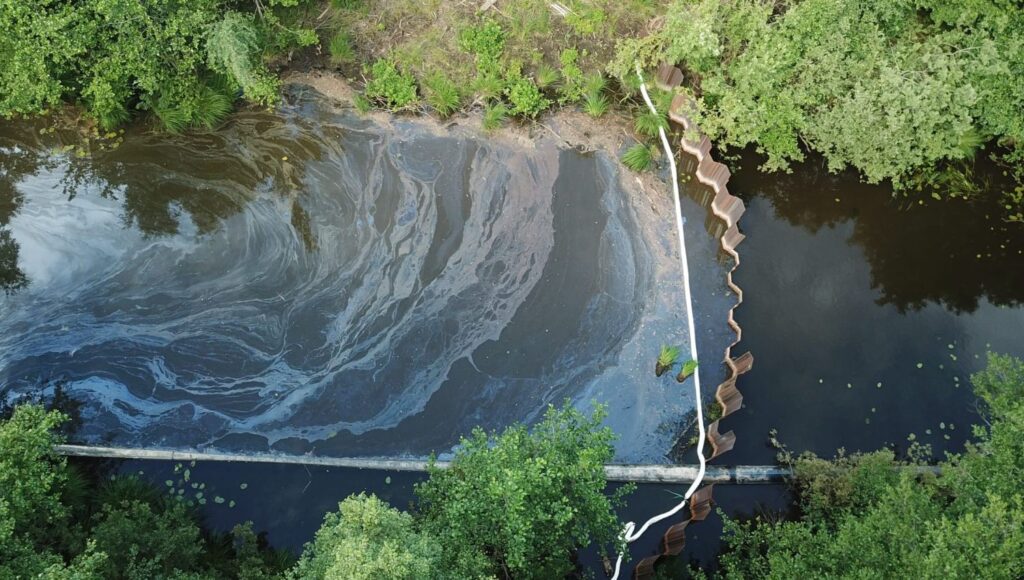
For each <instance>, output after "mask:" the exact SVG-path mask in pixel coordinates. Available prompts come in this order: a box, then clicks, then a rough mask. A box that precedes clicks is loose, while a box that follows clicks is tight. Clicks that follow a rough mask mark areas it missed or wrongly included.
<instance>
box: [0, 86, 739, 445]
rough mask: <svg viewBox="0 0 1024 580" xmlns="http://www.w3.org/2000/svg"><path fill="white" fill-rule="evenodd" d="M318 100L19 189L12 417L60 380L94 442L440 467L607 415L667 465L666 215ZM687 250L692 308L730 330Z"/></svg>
mask: <svg viewBox="0 0 1024 580" xmlns="http://www.w3.org/2000/svg"><path fill="white" fill-rule="evenodd" d="M316 103H317V101H316V100H315V99H311V98H309V97H308V96H305V95H299V96H294V95H293V96H292V103H291V105H290V107H288V108H287V109H286V110H287V112H286V113H285V115H284V116H283V117H273V116H270V115H266V114H245V115H240V116H239V117H238V119H237V120H236V121H235V122H234V123H233V124H232V126H231V127H230V128H228V129H226V130H225V131H222V132H218V133H215V134H209V135H200V136H195V137H192V138H185V137H182V138H166V136H152V135H137V136H129V138H128V139H127V140H126V142H125V144H124V145H122V146H121V147H120V148H119V149H117V150H115V151H112V152H109V153H105V154H102V155H97V156H95V157H94V162H83V161H77V160H72V159H69V160H66V161H61V160H59V159H56V158H53V157H49V158H46V159H47V163H46V165H45V166H42V165H40V166H39V167H38V168H37V169H36V170H35V171H32V170H29V171H22V172H21V173H20V175H19V177H18V178H17V179H16V180H15V181H14V183H15V188H16V189H17V194H18V195H20V196H21V200H20V202H19V203H20V206H19V207H18V209H17V211H15V212H13V214H12V215H11V216H10V219H9V221H8V224H7V227H8V228H9V231H10V232H11V235H12V236H13V238H14V239H16V240H17V242H18V244H19V245H20V250H19V252H20V253H19V258H18V263H19V264H20V266H21V269H22V270H23V272H24V273H25V275H26V276H27V278H28V280H29V285H28V287H26V288H24V289H23V290H21V291H20V292H17V293H15V294H13V295H11V296H9V297H7V298H6V299H4V300H3V302H2V303H0V365H2V367H3V376H4V382H5V385H6V391H7V395H8V396H14V395H15V394H16V393H20V392H25V391H28V390H32V389H35V388H38V387H37V385H38V384H39V382H40V381H46V380H50V379H55V378H63V379H67V380H68V381H69V386H70V389H71V392H72V394H73V395H76V396H79V397H83V398H85V399H86V400H87V402H88V404H87V405H86V408H85V411H84V414H85V419H86V420H85V421H84V426H83V430H82V432H81V436H82V437H83V438H85V439H87V440H90V441H107V440H110V441H113V442H116V443H121V444H126V443H139V444H146V445H156V446H160V445H165V446H184V445H187V446H203V445H213V446H216V447H222V448H227V449H241V450H245V449H252V450H266V449H268V448H273V449H277V450H281V451H288V452H309V451H316V452H318V453H323V454H335V455H340V454H345V455H350V454H366V455H372V454H403V453H409V454H425V453H428V452H430V451H432V450H442V451H443V450H444V449H446V448H448V447H449V446H450V445H451V444H452V443H454V442H455V441H457V438H458V436H459V435H462V434H464V433H467V432H468V431H469V429H470V428H471V427H473V426H475V425H483V426H485V427H488V428H495V427H499V426H501V425H505V424H508V423H510V422H512V421H516V420H533V419H535V418H536V417H537V416H538V414H539V413H540V412H541V411H542V409H543V408H544V407H545V406H546V405H547V404H548V403H556V404H557V403H560V402H561V401H562V400H563V399H564V398H570V399H572V400H574V401H576V402H577V404H579V405H580V406H585V405H587V402H588V401H589V400H590V399H591V398H597V399H598V400H601V401H605V402H608V403H609V405H610V411H611V416H610V417H609V424H610V425H612V426H613V427H614V428H615V429H616V430H617V431H618V432H619V433H620V434H621V435H622V440H621V441H620V443H619V455H620V457H621V458H622V459H623V460H627V461H642V460H646V461H660V460H662V458H663V455H664V453H665V452H666V451H667V450H668V448H669V447H670V446H671V444H672V440H673V437H674V425H675V423H677V422H678V421H679V420H681V418H682V416H683V415H684V414H685V413H686V412H687V411H688V410H689V409H690V408H691V406H692V395H688V393H687V389H686V388H685V387H683V386H680V385H677V384H676V383H675V382H674V381H660V382H659V381H656V380H653V357H654V356H655V354H656V353H657V349H658V345H660V344H661V343H662V342H675V343H682V344H684V345H685V341H686V337H685V336H683V335H682V334H681V332H682V329H683V328H684V327H685V325H684V320H685V319H684V318H683V316H684V314H685V310H684V309H683V305H682V296H681V292H677V291H673V290H676V289H678V288H679V287H680V283H679V282H680V280H679V277H678V273H677V272H676V271H675V269H674V264H675V258H674V257H673V255H674V249H673V248H674V244H673V243H672V239H671V237H670V235H671V232H672V230H671V228H670V227H669V226H670V225H671V219H670V217H671V216H670V215H655V213H654V212H655V211H656V208H655V206H657V205H660V206H661V207H666V204H654V205H651V204H635V203H632V202H630V201H629V200H628V199H627V198H626V197H625V196H626V195H627V194H626V192H624V191H623V190H622V189H621V187H620V185H619V176H618V175H617V174H616V169H615V166H614V165H613V164H611V163H609V162H607V161H606V160H604V159H602V158H600V157H595V156H590V157H584V156H581V155H579V154H577V153H575V152H570V151H559V150H557V149H556V148H555V146H554V145H553V144H552V143H551V142H547V141H541V142H539V143H538V144H537V146H536V149H523V148H521V147H520V146H513V145H507V144H502V143H500V142H488V143H483V142H480V141H477V140H475V139H473V138H470V137H468V136H466V135H462V134H458V133H449V134H445V135H435V134H431V133H430V132H428V131H424V130H423V129H422V128H420V127H418V126H416V125H415V124H408V123H407V124H399V125H397V126H395V127H392V128H384V127H377V126H375V125H372V124H369V123H367V122H364V121H360V120H355V119H351V118H347V117H344V116H341V115H338V114H336V113H330V112H327V111H324V110H323V109H322V108H320V106H318V105H317V104H316ZM82 163H91V164H90V165H88V166H82V165H81V164H82ZM22 169H24V168H22ZM69 184H71V186H69ZM548 192H550V193H548ZM69 193H72V194H73V195H70V196H69ZM690 209H691V211H695V212H700V211H702V210H700V208H690ZM698 215H699V213H698ZM659 221H664V225H665V227H661V224H660V223H659ZM698 233H699V234H700V235H701V236H703V238H701V239H699V240H698V241H696V242H695V244H696V245H697V246H698V247H700V248H701V249H700V251H701V252H705V254H704V258H705V260H704V261H705V262H706V264H705V266H704V268H698V272H699V276H698V278H699V281H698V282H697V285H698V288H699V289H703V290H706V294H707V295H708V296H709V299H708V303H707V304H706V305H705V304H702V305H701V306H700V307H699V308H698V310H699V312H700V313H701V314H702V315H703V316H704V317H705V318H706V319H707V320H708V321H709V323H717V324H719V325H720V326H719V327H720V328H722V329H724V309H722V310H721V311H720V312H717V313H716V312H715V311H714V308H715V307H716V306H717V304H718V303H719V302H718V301H719V300H721V299H722V298H723V296H722V294H721V290H720V289H721V288H722V287H723V286H724V283H723V275H724V274H723V271H722V269H721V267H720V265H718V264H717V262H715V261H714V260H713V259H712V256H714V249H713V241H712V239H711V238H710V237H708V236H706V234H704V233H703V232H698ZM701 244H703V246H701ZM694 259H695V260H696V261H697V262H700V261H701V258H700V257H698V258H694V257H691V260H694ZM714 292H717V296H718V297H717V298H711V297H710V296H711V293H714ZM698 295H700V294H699V290H698ZM704 331H705V329H704V328H703V327H702V332H704ZM707 332H708V338H707V340H703V339H702V340H703V343H702V345H701V346H702V350H703V349H707V351H708V352H709V353H720V352H721V350H722V348H723V347H724V342H720V343H719V344H715V341H714V339H716V338H717V339H721V340H724V337H725V336H726V334H725V333H724V331H721V332H719V333H718V334H717V335H716V334H715V332H714V331H713V330H707ZM684 350H685V349H684ZM708 356H709V357H710V358H711V360H714V358H715V357H716V355H715V354H709V355H708ZM717 356H718V357H720V354H718V355H717ZM716 362H717V361H716ZM704 372H706V373H708V378H706V380H708V382H712V383H713V382H714V379H715V378H716V377H715V375H716V373H719V372H720V369H718V368H716V366H715V365H714V364H709V365H708V368H707V370H706V371H704Z"/></svg>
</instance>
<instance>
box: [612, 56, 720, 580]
mask: <svg viewBox="0 0 1024 580" xmlns="http://www.w3.org/2000/svg"><path fill="white" fill-rule="evenodd" d="M636 75H637V77H639V78H640V94H642V95H643V97H644V102H645V103H647V108H648V109H650V111H651V112H652V113H654V114H658V109H657V108H656V107H655V106H654V103H652V102H651V96H650V95H648V94H647V84H646V83H644V76H643V73H642V72H641V70H640V65H639V64H637V65H636ZM658 135H659V136H660V137H661V146H662V148H663V149H664V150H665V158H666V159H668V164H669V169H670V170H671V171H672V200H673V201H674V202H675V210H676V234H677V235H678V236H679V262H680V263H681V264H682V266H683V292H684V294H685V295H686V325H687V328H688V329H689V331H690V358H691V359H693V360H697V333H696V331H695V330H694V326H693V299H692V298H691V297H690V267H689V264H688V263H687V260H686V240H685V238H684V230H683V212H682V208H681V207H680V201H679V172H678V170H677V169H676V157H675V154H674V153H673V151H672V146H671V144H670V143H669V141H668V136H667V135H666V134H665V128H664V127H659V128H658ZM693 391H694V401H696V404H697V430H698V436H697V458H698V460H699V461H700V469H699V470H698V471H697V477H695V478H694V480H693V483H691V484H690V487H689V488H688V489H687V490H686V493H685V494H684V495H683V501H681V502H679V503H678V504H677V505H676V506H675V507H673V508H672V509H670V510H668V511H666V512H663V513H660V514H658V515H656V516H654V517H652V518H650V519H649V520H647V521H646V522H644V525H642V526H640V529H639V530H638V529H636V524H635V523H633V522H626V525H625V526H624V527H623V530H622V537H623V538H624V539H625V540H626V543H627V544H629V543H632V542H634V541H636V540H637V539H638V538H640V536H642V535H644V532H646V531H647V528H649V527H651V526H652V525H654V524H656V523H658V522H660V521H662V520H664V519H666V518H670V517H672V516H674V515H675V514H677V513H678V512H679V510H681V509H683V507H684V506H685V505H686V502H687V501H689V499H690V496H691V495H693V492H695V491H697V488H698V487H700V484H701V481H703V479H704V475H705V473H706V471H707V460H706V459H705V458H704V439H705V437H706V435H705V433H704V409H703V405H702V404H701V396H700V369H699V368H698V369H697V371H696V372H694V373H693ZM621 567H622V554H619V556H618V558H617V559H616V560H615V574H614V575H613V576H612V580H618V577H619V570H620V568H621Z"/></svg>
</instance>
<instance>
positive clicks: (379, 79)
mask: <svg viewBox="0 0 1024 580" xmlns="http://www.w3.org/2000/svg"><path fill="white" fill-rule="evenodd" d="M370 74H371V75H372V78H371V79H370V81H369V82H367V83H366V91H365V93H366V98H367V99H369V100H370V101H371V102H373V103H376V104H378V105H380V106H381V107H384V108H385V109H388V110H391V111H398V110H401V109H405V108H408V107H411V106H412V105H414V104H415V103H416V81H415V80H413V78H412V75H410V74H408V73H404V72H401V71H399V70H398V67H397V66H396V65H395V63H394V62H393V61H390V60H387V59H380V60H378V61H377V62H375V63H373V66H372V67H371V68H370Z"/></svg>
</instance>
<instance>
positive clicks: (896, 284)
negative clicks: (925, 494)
mask: <svg viewBox="0 0 1024 580" xmlns="http://www.w3.org/2000/svg"><path fill="white" fill-rule="evenodd" d="M741 166H742V169H741V170H740V171H737V172H736V173H735V174H734V175H733V178H732V180H731V182H730V184H729V188H730V191H732V192H733V193H734V194H736V195H740V196H741V197H743V198H744V199H745V200H746V202H747V213H746V214H745V215H744V216H743V219H742V221H741V229H742V230H743V231H744V233H746V234H747V239H746V241H745V242H744V243H743V244H742V245H741V246H740V254H741V266H740V268H739V270H738V271H737V273H736V281H737V283H738V284H739V285H740V286H741V287H742V288H743V290H744V303H743V305H742V306H741V307H740V308H739V309H738V310H737V313H736V319H737V321H738V322H739V323H740V325H741V326H742V327H743V342H742V344H741V345H740V348H739V350H738V352H742V351H744V350H750V351H751V352H752V353H753V354H754V358H755V363H754V368H753V370H752V371H751V372H750V373H748V374H747V375H745V376H743V377H742V378H741V379H740V381H739V387H740V389H741V390H742V391H743V394H744V408H743V409H742V411H740V412H738V413H736V414H735V415H732V416H730V417H728V418H727V419H726V420H725V421H724V423H725V424H726V425H727V427H728V428H730V429H734V430H735V431H736V433H737V436H738V440H737V444H736V448H735V449H734V450H733V451H732V452H731V453H729V454H728V455H727V456H723V457H722V461H723V462H726V463H730V464H733V463H735V464H743V463H766V462H771V461H772V460H773V458H774V455H775V451H774V450H773V449H771V448H770V447H769V446H767V445H766V443H767V439H768V432H769V430H771V429H777V430H778V438H779V439H780V440H781V441H782V442H784V443H786V444H787V445H788V446H789V447H790V449H791V450H793V451H797V452H799V451H803V450H811V451H814V452H816V453H818V454H823V455H827V456H831V455H832V453H834V452H835V450H836V449H837V448H840V447H843V448H845V449H846V450H848V451H856V450H873V449H877V448H879V447H882V446H885V445H893V446H895V448H896V449H897V450H905V449H906V448H907V447H908V445H909V444H910V441H911V440H913V441H917V442H921V443H925V444H930V445H931V446H932V448H933V450H934V451H935V452H936V453H937V454H939V455H940V456H941V453H942V451H944V450H950V451H956V450H959V449H962V447H963V443H964V441H965V440H967V439H968V438H969V437H970V431H971V429H970V426H971V425H972V424H976V423H979V422H980V417H979V416H978V415H977V413H976V411H975V396H974V394H973V393H972V391H971V388H970V384H969V376H970V374H971V373H973V372H976V371H977V370H979V369H981V368H982V367H983V366H984V363H985V358H986V352H987V351H995V352H1002V353H1011V354H1015V355H1018V356H1021V355H1024V306H1022V304H1024V227H1022V226H1021V225H1020V224H1009V223H1004V222H1002V221H1001V220H1000V219H999V217H998V216H1000V215H1001V211H1000V208H998V207H995V206H994V205H993V204H986V203H984V202H974V203H968V202H965V201H956V200H952V201H943V202H937V201H931V200H929V201H928V202H926V203H924V204H919V203H918V202H916V201H908V200H905V199H904V200H900V199H894V198H893V197H892V195H891V192H890V190H889V189H887V188H885V187H881V186H868V185H863V184H860V183H858V182H857V178H856V176H854V175H851V174H849V173H847V174H840V175H832V174H829V173H828V172H827V171H826V170H825V168H824V167H823V166H822V165H821V164H820V163H819V162H817V161H812V162H808V163H805V164H803V165H801V166H800V167H798V168H797V169H796V170H795V171H794V173H793V174H791V175H764V174H761V173H759V172H757V171H756V170H755V168H756V166H757V161H756V159H754V158H753V157H752V156H746V157H744V158H743V159H742V162H741ZM978 172H979V175H982V176H983V177H985V178H986V179H989V183H990V186H989V187H990V189H991V191H990V192H988V193H989V195H990V197H994V196H993V195H992V194H997V193H999V192H998V188H999V187H1001V186H1007V185H1006V184H1005V183H1004V182H1003V180H1002V177H1001V175H1000V174H999V172H998V170H997V168H993V167H991V166H989V165H986V164H980V165H979V169H978Z"/></svg>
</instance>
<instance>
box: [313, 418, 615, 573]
mask: <svg viewBox="0 0 1024 580" xmlns="http://www.w3.org/2000/svg"><path fill="white" fill-rule="evenodd" d="M602 418H603V412H602V411H597V412H595V413H594V414H593V415H592V416H591V417H586V416H584V415H582V414H581V413H580V412H578V411H576V410H574V409H571V408H566V409H565V410H555V409H551V410H549V412H548V414H547V415H546V417H545V418H544V420H543V421H542V422H541V423H539V424H538V425H536V426H535V427H534V428H533V429H532V430H528V429H527V428H526V427H525V426H522V425H517V426H514V427H511V428H509V429H507V430H506V431H505V432H504V433H502V434H501V435H500V436H496V435H489V434H487V433H485V432H484V431H483V430H480V429H477V430H476V431H474V433H473V435H472V436H471V437H470V438H469V439H464V440H463V441H462V443H461V446H460V447H459V450H458V451H457V452H456V455H455V457H454V459H453V460H452V463H451V465H450V467H449V468H447V469H440V468H438V467H432V468H431V469H430V479H429V480H428V481H426V482H425V483H423V484H421V485H420V486H418V487H417V490H416V494H417V496H418V497H419V500H420V504H419V511H418V512H417V513H416V514H415V518H413V517H410V516H409V515H407V514H403V513H401V512H399V511H397V510H395V509H393V508H390V507H388V506H386V505H385V504H383V503H382V502H381V501H380V500H378V499H376V498H375V497H372V496H371V497H366V496H363V495H359V496H353V497H350V498H348V499H347V500H345V501H344V502H342V503H341V505H340V506H339V512H338V513H336V514H329V515H328V516H327V519H326V521H325V522H324V525H323V527H322V528H321V529H320V531H319V532H318V533H317V537H316V540H315V541H314V542H312V543H310V544H308V545H307V546H306V551H305V554H304V555H303V557H302V560H301V561H300V562H299V565H298V567H297V568H296V574H297V577H315V578H324V577H327V578H387V579H398V578H410V579H411V578H417V579H418V578H490V577H495V578H561V577H563V576H564V575H565V574H566V573H568V572H571V571H572V570H573V568H574V564H573V560H572V556H573V553H574V552H575V550H576V549H578V548H580V547H582V546H586V545H589V544H590V543H591V542H597V543H598V544H600V545H601V546H609V545H612V544H614V543H615V542H616V538H617V534H618V531H619V524H618V519H617V517H616V515H615V512H614V507H615V506H616V505H618V504H619V503H620V502H621V498H622V495H623V494H625V493H627V492H628V491H629V489H628V488H624V489H622V490H621V491H620V492H618V493H616V494H615V495H613V496H611V497H609V496H607V495H605V493H604V488H605V478H604V469H603V466H604V464H605V463H606V462H607V461H609V460H610V459H611V457H612V447H611V440H612V433H611V431H610V430H609V429H608V428H602V427H601V426H600V423H601V420H602ZM335 572H337V574H335Z"/></svg>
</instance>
